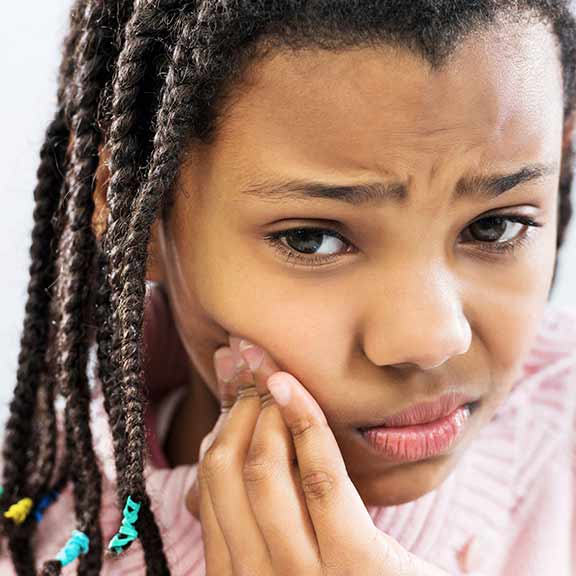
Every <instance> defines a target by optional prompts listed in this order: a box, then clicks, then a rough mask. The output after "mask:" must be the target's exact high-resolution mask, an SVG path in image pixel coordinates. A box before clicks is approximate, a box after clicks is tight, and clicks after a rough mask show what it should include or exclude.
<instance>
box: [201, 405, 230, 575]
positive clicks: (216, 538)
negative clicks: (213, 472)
mask: <svg viewBox="0 0 576 576" xmlns="http://www.w3.org/2000/svg"><path fill="white" fill-rule="evenodd" d="M225 418H226V413H223V414H222V415H221V416H220V418H219V419H218V423H217V424H216V426H215V428H214V430H212V432H211V433H210V434H208V435H207V436H206V437H205V438H204V440H202V443H201V445H200V455H199V456H200V458H199V463H198V475H197V481H198V484H197V485H198V509H199V516H200V523H201V526H202V541H203V545H204V559H205V563H206V576H232V575H233V574H234V572H233V568H232V559H231V558H230V552H229V550H228V545H227V544H226V540H225V538H224V534H223V533H222V529H221V528H220V524H219V523H218V519H217V518H216V514H215V513H214V507H213V505H212V499H211V497H210V492H209V490H208V483H207V481H206V477H205V474H204V470H203V460H204V454H205V453H206V450H208V448H209V447H210V445H211V444H212V443H213V442H214V440H215V438H216V435H217V433H218V430H219V429H220V427H221V426H222V424H223V420H224V419H225Z"/></svg>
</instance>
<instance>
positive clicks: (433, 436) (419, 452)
mask: <svg viewBox="0 0 576 576" xmlns="http://www.w3.org/2000/svg"><path fill="white" fill-rule="evenodd" d="M470 414H471V412H470V408H469V407H468V405H464V406H460V407H459V408H457V409H456V410H454V412H452V413H451V414H448V415H447V416H444V417H443V418H440V419H439V420H435V421H434V422H427V423H426V424H418V425H416V426H402V427H397V428H387V427H382V428H367V429H364V430H360V433H361V434H362V437H363V438H364V439H365V440H366V441H367V442H368V443H369V444H370V446H372V448H374V450H375V451H376V452H378V454H380V455H381V456H383V457H384V458H386V459H387V460H393V461H396V462H415V461H416V460H424V459H425V458H431V457H433V456H437V455H439V454H442V453H444V452H446V451H448V450H450V448H452V447H453V446H454V444H456V442H457V441H458V439H459V438H460V436H461V435H462V433H463V432H464V429H465V428H466V424H467V423H468V420H469V419H470Z"/></svg>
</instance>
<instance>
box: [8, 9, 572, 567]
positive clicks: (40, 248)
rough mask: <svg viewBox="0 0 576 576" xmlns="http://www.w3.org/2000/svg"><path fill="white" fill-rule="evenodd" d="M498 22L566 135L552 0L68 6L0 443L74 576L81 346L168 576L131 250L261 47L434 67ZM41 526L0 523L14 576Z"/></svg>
mask: <svg viewBox="0 0 576 576" xmlns="http://www.w3.org/2000/svg"><path fill="white" fill-rule="evenodd" d="M501 16H506V17H516V18H518V19H522V18H525V19H528V18H530V19H533V20H538V21H541V22H543V23H545V24H546V25H547V26H549V29H550V30H551V32H552V33H553V34H554V35H555V37H556V39H557V43H558V46H559V56H560V59H561V64H562V73H563V88H564V118H565V120H566V119H567V118H568V117H569V116H570V115H572V114H573V113H574V106H575V102H576V73H575V72H576V21H575V19H574V17H573V15H572V14H571V12H570V8H569V2H568V0H483V1H481V2H480V1H479V2H470V1H469V0H412V1H411V2H397V1H394V0H355V1H350V0H258V1H256V0H254V1H247V0H189V1H188V0H75V2H74V5H73V6H72V9H71V13H70V26H69V32H68V35H67V36H66V39H65V41H64V45H63V55H62V63H61V65H60V73H59V87H58V100H57V110H56V113H55V115H54V119H53V120H52V122H51V123H50V125H49V127H48V129H47V131H46V135H45V141H44V144H43V145H42V148H41V150H40V164H39V167H38V170H37V185H36V188H35V190H34V201H35V208H34V226H33V230H32V243H31V249H30V256H31V264H30V269H29V271H30V280H29V285H28V297H27V302H26V308H25V319H24V326H23V330H22V335H21V348H20V354H19V357H18V369H17V374H16V385H15V388H14V393H13V398H12V401H11V403H10V415H9V418H8V421H7V424H6V430H5V438H4V445H3V481H2V485H3V489H4V491H3V493H2V495H1V496H0V505H2V507H3V509H7V508H8V507H9V506H11V505H12V504H14V503H15V502H21V501H23V499H26V498H29V499H31V501H32V502H34V503H36V502H37V501H39V500H41V499H42V498H45V497H46V495H50V494H52V495H54V494H56V495H57V494H58V493H59V492H60V491H61V490H62V489H63V488H64V487H65V486H66V485H67V484H68V483H71V484H72V486H73V489H74V492H73V493H74V502H75V516H76V525H77V529H78V531H79V533H81V534H83V535H84V537H87V538H88V540H89V542H90V546H89V548H88V549H87V550H86V551H85V553H83V554H82V555H80V556H79V562H78V573H79V574H82V575H96V574H100V572H101V568H102V562H103V543H102V534H101V530H100V524H99V513H100V504H101V474H100V468H99V465H98V461H97V458H96V455H95V451H94V448H93V442H92V433H91V428H90V411H89V408H90V388H89V382H88V378H87V364H88V356H89V354H88V352H89V347H90V345H91V344H92V342H94V343H95V344H96V353H97V356H96V358H97V362H96V368H97V371H98V376H99V379H100V381H101V384H102V392H103V397H104V407H105V410H106V412H107V415H108V419H109V423H110V429H111V432H112V439H113V446H114V458H115V466H116V473H117V498H118V500H117V502H118V506H119V507H120V508H121V507H123V506H124V505H125V504H126V502H127V501H129V500H131V501H132V502H136V503H137V504H138V506H139V512H138V516H137V520H136V521H135V522H136V528H137V533H138V537H139V538H140V541H141V544H142V549H143V554H144V558H145V563H146V567H147V574H148V575H149V576H152V575H154V576H158V575H165V574H169V573H170V567H169V565H168V561H167V558H166V555H165V553H164V549H163V544H162V538H161V533H160V530H159V527H158V525H157V523H156V520H155V518H154V514H153V513H152V510H151V502H150V498H149V496H148V494H147V490H146V484H145V477H144V465H145V461H146V458H147V452H146V441H145V439H146V431H145V424H144V407H145V389H144V368H143V366H144V357H143V345H142V342H143V318H144V301H145V278H146V275H145V271H146V260H147V246H148V244H149V241H150V238H151V229H152V224H153V222H154V221H155V220H156V219H157V218H158V217H165V216H166V215H167V214H168V211H169V210H170V207H171V205H172V202H171V200H172V198H173V194H172V188H173V186H174V180H175V175H176V174H177V173H178V168H179V166H180V163H181V161H182V158H183V154H184V152H185V150H186V148H187V147H188V146H193V145H195V144H205V145H209V144H211V143H213V142H214V139H215V138H216V135H217V133H218V128H219V121H220V120H221V118H222V116H223V114H222V113H221V112H222V110H223V108H224V104H225V103H227V101H228V99H229V97H230V95H231V90H232V88H233V87H234V86H235V85H236V84H238V83H240V82H241V81H242V79H243V77H244V73H245V72H246V70H247V69H248V66H251V65H253V64H254V63H255V62H257V61H258V60H259V59H263V58H265V57H266V56H267V55H268V54H269V53H270V52H272V51H274V50H282V49H291V50H294V51H297V50H299V49H309V48H317V49H323V50H330V51H336V50H343V49H347V48H352V47H358V46H377V45H378V44H380V45H392V46H398V47H401V48H405V49H408V50H411V51H412V52H414V53H416V54H418V55H419V56H421V57H422V58H423V59H425V60H426V61H427V62H429V63H430V65H431V66H432V67H433V68H434V69H437V68H439V67H440V66H442V64H443V63H445V62H446V60H447V59H448V57H449V56H450V55H451V54H452V53H453V52H454V50H455V49H456V48H457V47H458V45H459V43H460V42H461V41H462V40H463V39H464V38H465V37H466V36H467V35H469V34H470V33H472V32H475V31H482V30H486V29H488V28H489V27H490V25H492V24H493V23H495V22H496V21H497V19H498V18H499V17H501ZM104 152H106V158H105V162H106V164H107V166H108V169H109V179H108V181H107V183H106V203H107V209H108V214H107V222H106V227H105V230H104V232H103V233H102V235H101V236H99V237H96V236H95V234H94V231H93V228H92V219H93V215H94V200H93V187H94V184H95V181H96V178H95V176H96V172H97V170H98V168H99V166H100V165H101V163H102V162H103V161H104ZM573 154H574V153H573V149H572V146H571V143H570V145H569V146H568V149H567V150H565V151H564V154H563V157H562V171H561V176H560V183H559V203H558V214H559V219H558V221H559V226H558V236H557V248H558V249H560V248H561V247H562V245H563V242H564V239H565V234H566V230H567V227H568V224H569V223H570V221H571V217H572V204H571V198H570V190H571V186H572V166H573V162H574V157H573ZM557 263H558V262H556V266H555V268H554V277H553V280H552V287H554V285H555V279H556V270H557ZM59 398H61V399H63V400H62V401H63V402H64V405H65V406H64V410H63V418H64V438H63V444H64V450H63V455H62V457H61V458H58V450H57V436H58V432H57V430H58V427H57V410H56V402H57V401H58V400H59ZM40 519H41V514H40V515H39V514H36V515H34V514H29V515H28V516H26V518H25V519H24V520H23V521H22V522H20V523H15V522H14V521H13V520H12V519H10V518H7V517H5V516H2V517H0V530H1V533H2V535H3V536H4V537H5V538H6V540H7V543H8V551H9V553H10V555H11V559H12V562H13V564H14V567H15V569H16V572H17V574H18V575H19V576H23V575H25V576H30V575H35V574H36V558H35V554H34V545H33V539H34V533H35V529H36V526H37V524H38V522H39V521H40ZM129 545H130V543H128V544H127V545H126V547H127V546H129ZM63 565H64V564H63V560H62V558H61V557H60V556H59V559H54V560H48V561H46V562H44V564H43V566H42V574H43V575H57V574H60V573H61V570H62V566H63Z"/></svg>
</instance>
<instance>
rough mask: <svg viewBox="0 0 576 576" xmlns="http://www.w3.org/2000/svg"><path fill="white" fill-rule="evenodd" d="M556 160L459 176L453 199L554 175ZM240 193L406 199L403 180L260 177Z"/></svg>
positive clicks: (354, 200) (360, 200) (350, 200)
mask: <svg viewBox="0 0 576 576" xmlns="http://www.w3.org/2000/svg"><path fill="white" fill-rule="evenodd" d="M557 170H558V163H556V162H555V163H550V164H542V163H538V164H530V165H527V166H523V167H522V168H521V169H520V170H518V171H517V172H514V173H511V174H494V175H489V176H484V175H468V176H464V177H463V178H461V179H460V180H459V182H458V184H457V185H456V188H455V190H454V196H453V199H454V200H461V199H464V198H468V199H478V200H484V201H486V200H493V199H495V198H497V197H498V196H500V195H502V194H504V193H505V192H508V191H509V190H512V189H514V188H516V187H517V186H520V185H521V184H525V183H526V182H531V181H535V180H540V179H543V178H545V177H547V176H550V175H553V174H556V172H557ZM241 194H243V195H246V196H252V197H254V198H258V199H260V200H269V201H272V202H278V201H288V200H296V201H299V200H310V199H318V198H319V199H322V200H331V201H337V202H344V203H346V204H350V205H352V206H365V205H377V204H384V203H389V202H392V203H396V204H402V203H404V202H405V201H406V200H407V199H408V188H407V186H406V184H404V183H403V182H368V183H362V184H353V185H334V184H328V183H325V182H319V181H313V180H298V179H287V180H278V181H273V180H271V179H270V180H263V181H260V182H255V183H253V184H250V185H248V186H247V187H246V188H243V189H242V190H241Z"/></svg>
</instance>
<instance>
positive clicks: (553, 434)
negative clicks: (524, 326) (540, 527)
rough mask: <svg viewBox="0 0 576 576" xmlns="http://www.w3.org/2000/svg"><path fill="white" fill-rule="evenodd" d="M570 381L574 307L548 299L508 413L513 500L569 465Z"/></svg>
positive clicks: (574, 374) (573, 402)
mask: <svg viewBox="0 0 576 576" xmlns="http://www.w3.org/2000/svg"><path fill="white" fill-rule="evenodd" d="M575 385H576V309H574V308H570V307H565V306H558V305H553V304H549V305H548V308H547V309H546V311H545V313H544V315H543V317H542V320H541V323H540V327H539V330H538V332H537V335H536V337H535V340H534V344H533V346H532V349H531V351H530V353H529V354H528V356H527V358H526V360H525V363H524V374H523V376H522V378H521V380H520V381H519V382H518V389H517V390H515V391H513V393H512V396H513V397H514V398H513V399H512V401H511V403H510V406H511V410H510V409H509V410H508V412H507V415H512V416H513V418H512V419H511V421H512V422H513V424H512V425H511V431H512V432H513V434H514V437H515V445H516V453H517V456H518V459H517V464H518V466H517V468H516V473H515V479H514V486H515V492H516V496H517V504H520V503H522V502H523V501H524V500H525V499H527V498H528V495H529V494H531V493H532V492H533V491H534V489H535V484H536V483H537V482H538V480H539V479H542V478H544V477H546V476H547V474H548V473H549V471H550V470H551V469H552V468H553V469H554V470H556V471H557V472H558V473H560V474H564V473H565V472H566V471H569V470H570V469H571V468H573V467H574V455H575V453H576V447H575V444H576V394H574V387H575ZM505 418H506V416H505Z"/></svg>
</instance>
